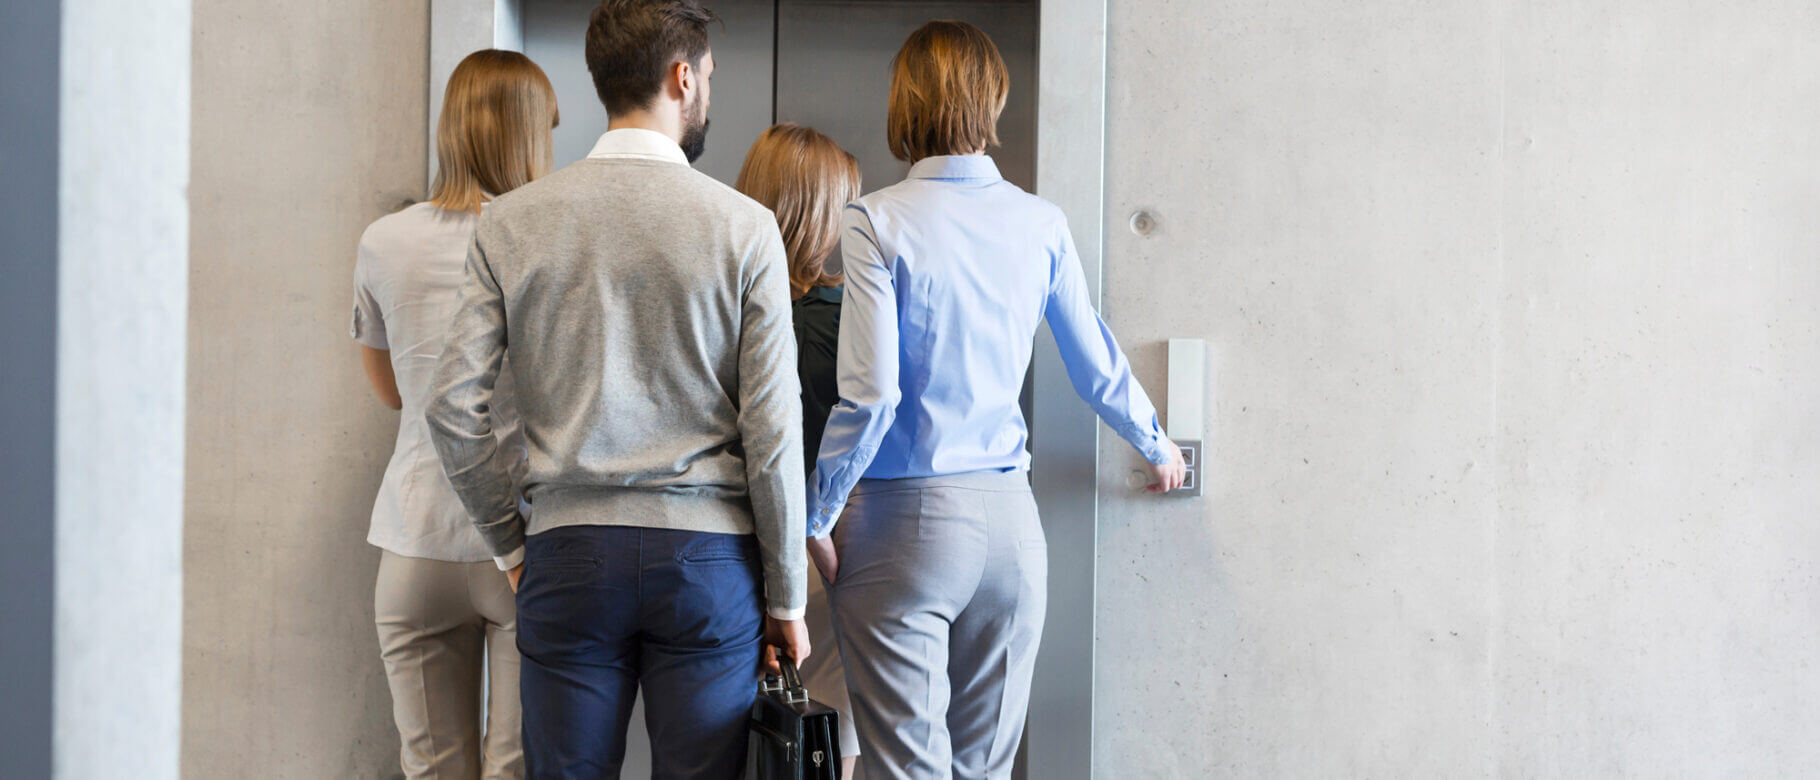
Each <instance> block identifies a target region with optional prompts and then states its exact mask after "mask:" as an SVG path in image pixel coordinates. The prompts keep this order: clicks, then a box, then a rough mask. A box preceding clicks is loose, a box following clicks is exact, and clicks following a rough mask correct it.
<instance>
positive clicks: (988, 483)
mask: <svg viewBox="0 0 1820 780" xmlns="http://www.w3.org/2000/svg"><path fill="white" fill-rule="evenodd" d="M928 488H961V489H963V490H989V491H993V492H997V493H1018V492H1029V490H1030V472H1028V471H1025V470H1023V469H1012V470H1010V471H968V472H963V473H960V474H943V475H941V476H935V477H906V478H903V479H862V480H860V481H859V484H857V485H854V486H853V492H852V494H851V495H855V496H863V495H865V494H867V493H883V492H887V491H896V490H926V489H928Z"/></svg>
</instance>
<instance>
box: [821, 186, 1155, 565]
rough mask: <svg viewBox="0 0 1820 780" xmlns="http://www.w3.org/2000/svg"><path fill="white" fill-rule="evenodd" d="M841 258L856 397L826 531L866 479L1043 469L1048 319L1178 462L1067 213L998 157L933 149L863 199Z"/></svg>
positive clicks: (1073, 368)
mask: <svg viewBox="0 0 1820 780" xmlns="http://www.w3.org/2000/svg"><path fill="white" fill-rule="evenodd" d="M841 259H842V262H843V264H844V265H845V268H843V271H844V272H845V273H846V276H847V284H846V288H847V290H846V303H845V305H844V306H843V307H842V312H841V325H840V347H839V357H838V364H839V368H838V372H839V387H840V403H839V405H837V406H835V407H834V411H833V413H832V414H830V415H829V416H828V427H827V430H826V431H825V432H824V433H823V434H822V446H821V454H820V456H819V457H818V458H817V460H816V469H815V476H814V479H813V484H812V485H811V491H810V493H811V496H810V500H809V525H808V530H809V534H810V535H811V536H818V537H820V536H826V535H827V534H828V533H829V532H830V531H832V530H833V529H834V523H835V521H836V520H837V519H838V518H839V517H840V512H841V508H842V507H843V506H845V504H846V502H847V494H848V493H849V492H850V491H852V489H853V486H854V484H855V483H857V482H858V481H859V480H860V478H861V477H866V478H871V479H903V478H909V477H931V476H941V475H946V474H960V473H965V472H970V471H987V470H992V471H1012V470H1023V469H1027V468H1029V466H1030V453H1029V451H1028V450H1027V449H1025V441H1026V439H1027V438H1028V434H1027V430H1026V428H1025V426H1024V414H1023V410H1022V409H1020V408H1019V407H1018V396H1019V393H1020V391H1021V390H1022V389H1023V385H1024V373H1025V371H1026V370H1027V369H1028V368H1029V366H1030V351H1031V348H1032V341H1033V340H1034V338H1035V336H1036V331H1037V325H1038V324H1039V322H1041V321H1044V320H1047V321H1048V323H1049V329H1050V331H1051V332H1053V333H1054V334H1055V342H1056V346H1057V347H1058V348H1060V350H1061V355H1062V362H1063V363H1064V364H1065V365H1066V366H1067V369H1068V379H1069V381H1070V382H1072V383H1073V385H1074V390H1075V392H1076V393H1078V394H1079V395H1080V396H1081V398H1083V399H1085V400H1086V401H1087V403H1088V404H1089V405H1090V406H1092V407H1093V410H1094V411H1095V412H1096V413H1098V414H1099V416H1100V418H1101V419H1104V420H1105V421H1106V423H1107V424H1108V425H1111V426H1112V429H1113V430H1114V431H1117V432H1118V434H1119V436H1120V437H1122V438H1124V439H1125V441H1128V442H1130V443H1131V445H1132V446H1133V447H1136V448H1137V450H1138V452H1140V453H1142V454H1143V456H1144V458H1145V459H1146V460H1149V461H1150V462H1151V463H1156V464H1162V463H1166V462H1167V461H1168V458H1169V456H1168V454H1167V452H1166V448H1165V447H1163V446H1162V442H1163V429H1162V427H1161V426H1160V425H1158V424H1157V419H1156V408H1155V407H1154V406H1152V405H1151V404H1150V399H1149V398H1148V397H1147V396H1145V395H1144V389H1143V388H1142V387H1139V386H1138V383H1137V380H1135V379H1133V378H1132V376H1131V366H1130V364H1129V363H1127V362H1126V360H1125V355H1124V353H1123V352H1120V351H1119V346H1118V342H1116V341H1114V340H1113V338H1112V332H1111V331H1110V330H1107V328H1106V323H1105V322H1104V321H1102V320H1101V319H1100V317H1099V314H1098V313H1096V312H1095V311H1094V310H1093V305H1092V303H1091V302H1090V301H1089V300H1088V298H1087V284H1086V278H1085V277H1084V275H1083V274H1082V273H1081V264H1080V259H1079V258H1078V257H1077V256H1076V255H1075V251H1074V238H1073V237H1072V236H1070V235H1069V233H1068V223H1067V220H1066V218H1064V217H1063V216H1062V211H1061V209H1059V208H1057V207H1056V206H1055V204H1053V203H1050V202H1049V201H1046V200H1043V199H1042V198H1039V197H1036V196H1035V195H1031V194H1029V193H1027V192H1024V191H1023V190H1022V189H1019V188H1018V187H1017V185H1014V184H1011V183H1010V182H1007V181H1005V180H1004V178H1002V177H1000V176H999V172H998V166H996V165H994V164H993V162H992V158H990V157H986V156H983V155H969V156H954V157H930V158H927V159H924V160H922V161H921V162H918V163H917V164H916V165H914V166H912V167H911V168H910V176H909V178H907V179H905V180H904V181H902V182H900V183H898V184H895V185H892V186H890V187H886V188H885V189H882V190H879V191H878V192H874V193H872V194H870V195H867V196H865V197H863V198H860V199H859V200H858V201H857V202H855V203H853V204H851V205H849V206H847V208H846V210H845V212H844V213H843V215H842V219H841Z"/></svg>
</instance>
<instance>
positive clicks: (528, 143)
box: [430, 49, 559, 214]
mask: <svg viewBox="0 0 1820 780" xmlns="http://www.w3.org/2000/svg"><path fill="white" fill-rule="evenodd" d="M558 119H559V117H558V116H557V114H556V90H554V89H552V88H551V87H550V79H549V77H548V76H545V75H544V73H543V69H542V68H539V67H537V63H534V62H532V61H531V59H530V58H529V57H526V56H524V55H523V54H519V53H518V52H515V51H503V50H500V49H481V50H480V51H477V52H474V53H473V54H470V55H468V56H467V57H466V58H464V59H462V61H461V64H459V65H456V66H455V72H454V73H451V74H449V88H448V90H447V91H446V92H444V93H443V99H442V116H440V117H438V118H437V120H436V181H435V183H434V184H431V185H430V202H431V203H433V204H435V205H436V207H437V208H442V209H447V210H449V211H469V212H473V213H475V214H478V213H480V204H482V203H485V202H487V200H489V199H491V198H492V197H493V196H496V195H503V194H505V193H507V192H511V191H512V190H514V189H517V188H518V187H521V186H523V185H525V184H526V183H528V182H530V181H531V180H532V179H535V178H537V177H539V176H542V175H544V174H546V173H549V172H550V167H551V165H552V164H553V162H552V161H553V160H554V154H555V152H554V150H553V149H552V146H553V142H552V141H551V139H550V129H551V128H554V127H555V126H556V122H557V120H558Z"/></svg>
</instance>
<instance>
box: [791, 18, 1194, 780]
mask: <svg viewBox="0 0 1820 780" xmlns="http://www.w3.org/2000/svg"><path fill="white" fill-rule="evenodd" d="M1007 91H1008V78H1007V75H1006V72H1005V65H1004V61H1003V60H1002V59H1001V58H1000V57H999V53H998V49H997V47H996V46H994V45H993V43H992V41H991V39H990V38H988V37H987V36H986V34H985V33H983V32H981V31H980V30H979V29H978V28H975V27H973V26H972V25H968V24H965V23H963V22H947V21H938V22H930V23H929V24H927V25H924V26H923V27H922V28H921V29H918V30H917V31H916V32H914V33H912V34H911V35H910V38H909V40H908V41H906V42H905V43H904V46H903V48H902V49H901V50H900V51H899V52H898V54H897V58H896V60H895V61H894V62H893V64H892V78H891V94H890V108H889V116H888V117H887V134H888V136H889V141H890V144H891V151H892V153H893V154H895V155H896V156H897V157H898V158H900V159H903V160H906V161H908V162H910V163H912V165H911V168H910V173H909V176H908V178H906V179H905V180H904V181H902V182H900V183H898V184H895V185H892V186H890V187H887V188H885V189H883V190H880V191H878V192H875V193H872V194H870V195H867V196H865V197H862V198H860V199H859V200H858V201H857V202H855V203H853V204H851V205H849V206H848V207H847V209H846V210H845V212H844V213H843V216H842V224H841V256H842V263H843V266H844V268H843V271H844V273H845V275H846V280H847V281H846V294H845V303H844V305H843V313H842V317H841V326H840V343H839V356H838V375H839V376H838V383H839V391H840V403H839V404H838V405H836V406H835V408H834V410H833V412H832V413H830V415H829V417H828V424H827V428H826V431H825V432H824V434H823V438H822V442H821V450H820V454H819V457H818V460H817V464H816V471H815V476H814V478H813V484H812V485H811V486H810V500H809V511H810V517H809V534H810V536H811V539H810V542H809V547H810V555H811V557H812V558H814V559H815V562H816V565H817V567H818V568H819V569H820V570H821V573H822V575H823V577H824V578H826V579H827V581H828V582H829V583H830V590H829V600H830V603H831V605H832V606H833V611H834V624H835V630H836V634H837V636H838V638H839V644H840V648H841V654H842V655H843V656H844V657H845V658H846V659H847V660H848V661H849V663H848V664H847V682H848V686H849V688H850V689H851V691H852V695H853V707H854V717H855V720H856V721H857V724H858V727H859V732H860V739H861V741H862V742H863V743H864V744H865V745H866V753H865V754H864V755H862V756H861V759H860V761H861V766H862V767H863V769H862V771H863V773H864V775H865V776H866V777H868V778H889V777H904V778H928V777H940V778H946V777H950V776H954V777H994V778H997V777H1009V776H1010V772H1011V766H1012V761H1013V759H1014V757H1015V756H1016V754H1017V745H1018V741H1019V739H1020V738H1021V736H1022V733H1023V727H1024V716H1025V710H1026V708H1027V706H1028V704H1029V698H1030V679H1031V672H1032V670H1033V669H1034V667H1035V662H1036V650H1037V642H1038V640H1039V639H1040V637H1041V636H1042V628H1043V614H1044V609H1045V603H1044V598H1045V594H1046V588H1047V573H1048V572H1047V570H1048V550H1047V547H1046V545H1045V542H1044V540H1043V531H1042V525H1041V523H1040V522H1039V521H1038V518H1037V511H1036V502H1035V499H1034V498H1033V497H1032V495H1031V493H1030V486H1029V480H1028V477H1027V474H1026V472H1027V470H1028V469H1029V466H1030V455H1029V452H1028V451H1027V450H1026V447H1025V442H1026V439H1027V431H1026V428H1025V424H1024V419H1023V413H1022V411H1021V409H1020V408H1019V406H1018V395H1019V391H1020V390H1021V389H1022V387H1023V381H1024V373H1025V371H1026V369H1027V367H1028V366H1029V364H1030V354H1031V349H1032V341H1033V339H1034V338H1035V335H1036V331H1037V327H1038V325H1039V324H1040V323H1042V322H1045V321H1046V322H1047V323H1048V324H1049V327H1050V330H1051V331H1052V332H1053V333H1054V334H1055V339H1056V346H1057V347H1058V348H1059V349H1060V352H1061V355H1062V359H1063V362H1064V363H1065V364H1066V367H1067V372H1068V377H1069V380H1070V381H1071V383H1072V384H1073V386H1074V389H1075V392H1076V393H1078V394H1079V395H1080V396H1081V398H1083V399H1084V400H1086V401H1087V403H1088V404H1089V405H1090V406H1092V407H1093V409H1094V411H1095V412H1097V413H1098V414H1099V416H1100V417H1101V418H1102V419H1104V420H1105V421H1106V422H1107V424H1109V425H1111V426H1112V428H1113V430H1114V431H1117V432H1118V434H1119V436H1121V437H1122V438H1124V439H1125V440H1126V441H1127V442H1129V443H1130V444H1131V445H1132V446H1133V447H1135V448H1136V449H1137V450H1138V452H1140V453H1142V454H1143V456H1144V459H1145V460H1146V461H1147V462H1148V463H1150V464H1151V466H1150V467H1151V471H1152V476H1153V478H1154V482H1153V484H1151V486H1150V489H1151V490H1152V491H1155V492H1165V491H1168V490H1171V489H1174V488H1178V487H1180V486H1181V483H1182V477H1183V467H1182V460H1181V453H1180V451H1179V450H1178V449H1177V448H1176V446H1175V444H1174V443H1172V442H1171V441H1170V440H1169V439H1168V437H1167V436H1165V435H1164V433H1163V430H1162V428H1161V426H1160V425H1158V423H1157V418H1156V410H1155V408H1154V407H1152V406H1151V403H1150V400H1149V398H1148V397H1146V396H1145V394H1144V391H1143V388H1141V387H1139V386H1138V383H1137V381H1136V380H1135V379H1133V378H1132V376H1131V368H1130V365H1129V364H1128V363H1127V362H1126V360H1125V356H1124V354H1123V353H1121V352H1120V351H1119V348H1118V344H1117V342H1115V341H1114V340H1113V338H1112V333H1111V332H1110V331H1109V330H1107V328H1106V325H1105V323H1104V322H1102V321H1101V320H1100V318H1099V315H1098V314H1097V313H1095V312H1094V310H1093V307H1092V303H1091V302H1090V301H1089V300H1088V297H1087V290H1086V284H1085V278H1084V276H1083V274H1082V272H1081V267H1080V262H1079V260H1078V258H1077V257H1076V256H1075V251H1074V241H1073V238H1072V237H1071V236H1070V235H1069V232H1068V225H1067V222H1066V220H1065V219H1064V218H1063V216H1062V213H1061V210H1060V209H1058V208H1057V207H1056V206H1055V205H1054V204H1051V203H1049V202H1048V201H1045V200H1043V199H1041V198H1038V197H1036V196H1034V195H1030V194H1029V193H1026V192H1024V191H1023V190H1021V189H1019V188H1018V187H1016V186H1015V185H1012V184H1010V183H1008V182H1006V181H1005V180H1004V179H1003V178H1002V177H1000V176H999V173H998V168H997V167H996V166H995V165H994V164H993V162H992V159H991V158H990V157H987V156H985V155H984V152H985V150H986V148H987V147H988V146H991V145H994V144H996V143H997V142H998V139H997V134H996V129H995V125H996V123H997V120H998V115H999V112H1000V111H1002V110H1003V109H1004V106H1005V96H1006V93H1007ZM837 520H838V522H837Z"/></svg>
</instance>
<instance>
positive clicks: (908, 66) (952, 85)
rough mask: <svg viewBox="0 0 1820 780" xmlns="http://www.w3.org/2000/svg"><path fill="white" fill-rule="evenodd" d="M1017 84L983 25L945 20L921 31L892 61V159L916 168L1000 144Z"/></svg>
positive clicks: (887, 131)
mask: <svg viewBox="0 0 1820 780" xmlns="http://www.w3.org/2000/svg"><path fill="white" fill-rule="evenodd" d="M1010 87H1011V77H1010V76H1009V75H1008V74H1006V72H1005V60H1004V59H1003V58H1002V57H1000V56H999V53H998V47H997V46H995V45H993V43H992V39H991V38H989V37H987V36H986V33H985V32H983V31H981V30H980V28H978V27H974V26H973V25H971V24H968V23H966V22H956V21H946V20H943V21H934V22H930V23H928V24H925V25H923V26H922V27H919V28H917V30H916V32H913V33H910V39H909V40H906V41H904V47H903V48H902V49H898V51H897V58H896V59H894V60H892V61H891V104H890V108H889V109H888V110H887V111H886V122H885V135H886V137H887V138H888V139H889V140H890V142H891V154H893V155H895V156H896V157H897V159H899V160H903V161H905V162H911V163H914V162H916V161H918V160H921V159H923V158H924V157H934V156H936V155H944V154H972V153H974V152H979V151H984V150H985V149H986V148H987V147H991V146H997V145H998V116H999V113H1000V112H1002V111H1004V110H1005V95H1006V93H1007V92H1009V91H1010Z"/></svg>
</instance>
